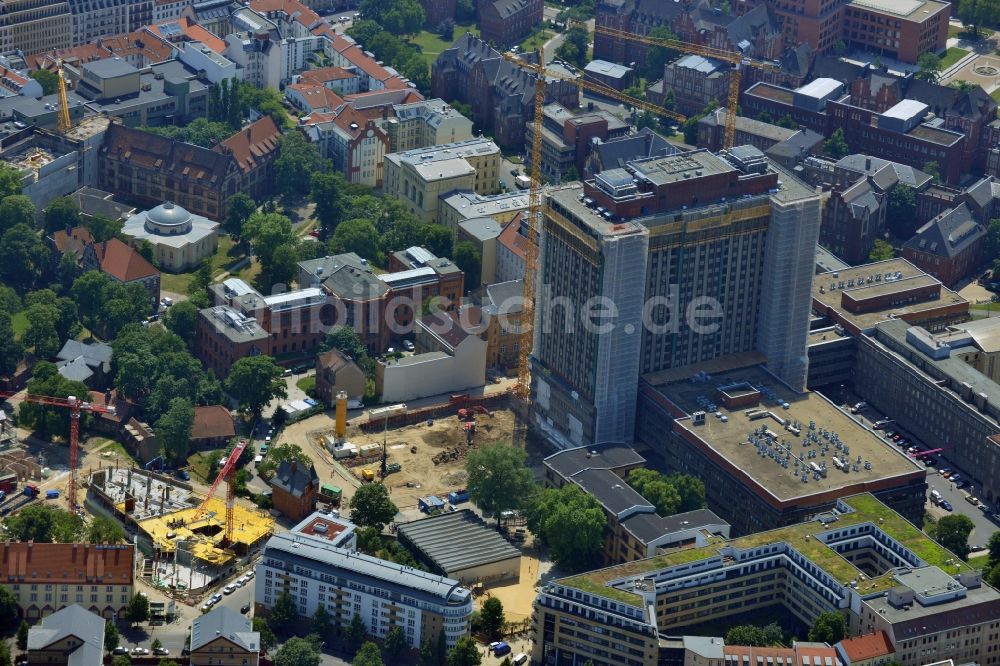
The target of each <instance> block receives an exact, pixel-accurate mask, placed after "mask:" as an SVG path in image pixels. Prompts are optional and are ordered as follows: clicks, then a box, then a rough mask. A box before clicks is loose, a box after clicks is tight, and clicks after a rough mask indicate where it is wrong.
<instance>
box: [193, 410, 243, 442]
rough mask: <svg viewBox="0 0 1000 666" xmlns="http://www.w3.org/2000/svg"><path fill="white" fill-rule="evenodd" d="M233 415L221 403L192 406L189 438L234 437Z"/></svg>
mask: <svg viewBox="0 0 1000 666" xmlns="http://www.w3.org/2000/svg"><path fill="white" fill-rule="evenodd" d="M235 436H236V429H235V428H234V427H233V417H232V416H230V414H229V410H228V409H226V408H225V407H223V406H222V405H209V406H208V407H195V408H194V423H193V424H191V439H192V440H198V439H215V438H216V437H235Z"/></svg>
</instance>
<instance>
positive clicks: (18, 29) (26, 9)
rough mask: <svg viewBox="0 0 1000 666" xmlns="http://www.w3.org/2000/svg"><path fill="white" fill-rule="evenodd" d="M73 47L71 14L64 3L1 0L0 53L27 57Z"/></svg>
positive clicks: (61, 0) (33, 0)
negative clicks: (18, 54)
mask: <svg viewBox="0 0 1000 666" xmlns="http://www.w3.org/2000/svg"><path fill="white" fill-rule="evenodd" d="M71 46H73V14H72V13H71V12H70V8H69V3H68V2H66V1H65V0H3V11H2V12H0V52H3V53H6V52H8V51H12V50H14V49H20V50H21V51H23V52H24V53H25V54H26V55H31V54H34V53H41V52H43V51H52V50H54V49H68V48H69V47H71Z"/></svg>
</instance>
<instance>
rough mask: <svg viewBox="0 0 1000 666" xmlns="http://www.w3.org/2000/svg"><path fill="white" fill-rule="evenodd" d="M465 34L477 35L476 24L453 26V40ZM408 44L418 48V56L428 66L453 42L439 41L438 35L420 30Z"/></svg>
mask: <svg viewBox="0 0 1000 666" xmlns="http://www.w3.org/2000/svg"><path fill="white" fill-rule="evenodd" d="M466 32H471V33H472V34H474V35H478V34H479V28H478V27H476V24H474V23H456V24H455V39H458V38H459V37H461V36H462V35H464V34H465V33H466ZM409 42H410V43H411V44H413V45H414V46H417V47H419V48H420V54H421V55H422V56H423V58H424V60H426V61H427V64H428V65H429V64H431V63H432V62H434V61H435V60H437V57H438V56H439V55H441V52H442V51H444V50H445V49H447V48H448V47H449V46H451V45H452V44H453V43H454V41H445V40H443V39H441V36H440V35H438V34H437V33H435V32H431V31H429V30H421V31H420V33H419V34H417V35H415V36H413V37H410V39H409Z"/></svg>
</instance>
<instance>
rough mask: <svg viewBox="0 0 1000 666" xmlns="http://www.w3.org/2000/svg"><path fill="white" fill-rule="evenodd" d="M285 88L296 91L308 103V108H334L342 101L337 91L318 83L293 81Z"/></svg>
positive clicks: (310, 109)
mask: <svg viewBox="0 0 1000 666" xmlns="http://www.w3.org/2000/svg"><path fill="white" fill-rule="evenodd" d="M286 90H294V91H296V92H298V93H299V94H300V95H301V96H302V99H304V100H305V102H306V104H307V105H308V110H309V111H312V110H313V109H331V110H332V109H336V108H337V107H338V106H340V105H341V104H343V103H344V100H343V99H342V98H341V97H340V95H338V94H337V93H335V92H333V91H332V90H330V89H329V88H327V87H325V86H323V85H320V84H319V83H293V84H291V85H289V86H287V87H286Z"/></svg>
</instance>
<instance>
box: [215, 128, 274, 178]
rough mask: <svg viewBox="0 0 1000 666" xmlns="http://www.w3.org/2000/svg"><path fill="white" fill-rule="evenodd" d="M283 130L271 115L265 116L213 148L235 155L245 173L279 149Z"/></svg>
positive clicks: (237, 162) (234, 157)
mask: <svg viewBox="0 0 1000 666" xmlns="http://www.w3.org/2000/svg"><path fill="white" fill-rule="evenodd" d="M279 138H281V130H279V129H278V125H277V123H275V122H274V119H273V118H272V117H271V116H263V117H262V118H261V119H260V120H258V121H257V122H255V123H252V124H250V125H247V126H246V127H244V128H243V129H242V130H240V131H239V132H237V133H236V134H234V135H232V136H231V137H229V138H228V139H226V140H225V141H223V142H222V143H220V144H219V145H218V146H216V147H215V148H213V150H216V151H218V152H226V153H229V154H230V155H232V156H233V159H235V160H236V164H238V165H239V167H240V169H242V170H243V172H244V173H247V172H249V171H251V170H252V169H254V168H255V167H256V166H258V161H259V160H262V159H264V158H266V157H268V156H269V155H270V154H271V153H273V152H274V151H275V150H277V149H278V139H279Z"/></svg>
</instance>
